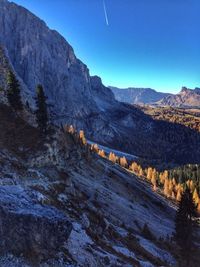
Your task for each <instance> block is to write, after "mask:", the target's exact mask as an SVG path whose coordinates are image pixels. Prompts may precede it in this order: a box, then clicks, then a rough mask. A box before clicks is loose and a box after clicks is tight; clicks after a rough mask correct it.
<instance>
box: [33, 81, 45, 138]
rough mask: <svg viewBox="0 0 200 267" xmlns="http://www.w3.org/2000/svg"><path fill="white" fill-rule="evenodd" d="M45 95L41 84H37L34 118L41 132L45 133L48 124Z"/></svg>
mask: <svg viewBox="0 0 200 267" xmlns="http://www.w3.org/2000/svg"><path fill="white" fill-rule="evenodd" d="M46 99H47V97H46V96H45V94H44V90H43V87H42V86H41V85H38V86H37V89H36V98H35V100H36V107H37V109H36V112H35V114H36V120H37V124H38V128H39V129H40V132H41V133H42V134H46V133H47V126H48V113H47V104H46Z"/></svg>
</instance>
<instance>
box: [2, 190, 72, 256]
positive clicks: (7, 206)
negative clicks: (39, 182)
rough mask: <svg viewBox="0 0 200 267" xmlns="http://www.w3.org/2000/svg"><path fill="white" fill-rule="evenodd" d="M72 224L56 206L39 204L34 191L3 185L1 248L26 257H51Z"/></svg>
mask: <svg viewBox="0 0 200 267" xmlns="http://www.w3.org/2000/svg"><path fill="white" fill-rule="evenodd" d="M71 230H72V224H71V223H70V222H69V220H68V219H67V217H66V216H65V215H64V214H63V213H62V212H60V211H58V210H57V209H56V208H53V207H49V206H46V205H40V204H38V203H37V198H36V193H35V195H34V191H33V190H26V191H25V190H24V189H23V188H22V187H21V186H19V185H18V186H15V185H13V186H11V185H10V186H0V237H1V238H0V249H1V253H6V252H9V253H13V254H14V255H17V256H19V255H23V256H25V257H27V258H34V257H35V258H37V260H41V259H49V258H50V257H53V256H55V254H56V253H57V252H58V251H59V249H60V248H61V247H62V246H63V245H64V243H65V242H66V241H67V239H68V237H69V234H70V233H71Z"/></svg>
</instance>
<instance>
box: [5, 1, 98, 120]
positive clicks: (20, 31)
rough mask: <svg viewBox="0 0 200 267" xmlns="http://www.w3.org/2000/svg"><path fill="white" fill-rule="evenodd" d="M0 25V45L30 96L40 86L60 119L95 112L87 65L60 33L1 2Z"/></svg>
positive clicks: (22, 10)
mask: <svg viewBox="0 0 200 267" xmlns="http://www.w3.org/2000/svg"><path fill="white" fill-rule="evenodd" d="M0 25H2V26H1V27H0V43H1V45H3V47H4V48H5V49H6V50H7V53H8V56H9V59H10V61H11V64H12V66H13V68H14V69H15V70H16V73H17V74H18V76H19V78H21V80H22V81H23V82H24V84H25V85H26V90H27V93H29V95H33V94H34V92H35V88H36V86H37V84H42V85H43V86H44V88H45V92H46V94H47V95H48V98H49V102H51V103H52V104H53V105H54V110H55V111H56V112H57V114H58V115H60V116H62V115H64V116H66V117H67V116H77V117H78V116H82V117H84V116H85V115H88V114H90V113H91V112H94V111H95V110H97V107H96V105H95V102H94V101H93V98H92V92H91V83H90V76H89V71H88V69H87V66H86V65H84V64H83V63H82V62H81V61H80V60H78V59H77V58H76V57H75V55H74V51H73V49H72V47H71V46H70V45H69V44H68V43H67V41H66V40H65V39H64V38H63V37H62V36H61V35H60V34H58V33H57V32H56V31H54V30H50V29H49V28H48V27H47V26H46V24H45V23H44V22H43V21H42V20H40V19H38V18H37V17H36V16H34V15H33V14H31V13H30V12H28V11H27V10H26V9H24V8H22V7H19V6H17V5H15V4H14V3H8V2H7V1H2V0H1V1H0ZM29 101H30V99H29ZM76 102H77V103H76ZM85 103H87V105H86V104H85Z"/></svg>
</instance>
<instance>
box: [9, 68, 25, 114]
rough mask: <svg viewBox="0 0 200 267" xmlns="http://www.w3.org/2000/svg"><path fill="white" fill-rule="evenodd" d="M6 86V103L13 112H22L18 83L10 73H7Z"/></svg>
mask: <svg viewBox="0 0 200 267" xmlns="http://www.w3.org/2000/svg"><path fill="white" fill-rule="evenodd" d="M7 85H8V90H7V98H8V102H9V103H10V105H11V107H12V108H13V109H14V110H15V111H19V110H22V109H23V105H22V101H21V95H20V86H19V82H18V80H17V79H16V77H15V75H14V73H13V72H12V71H9V72H8V75H7Z"/></svg>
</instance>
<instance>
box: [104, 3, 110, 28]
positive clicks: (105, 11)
mask: <svg viewBox="0 0 200 267" xmlns="http://www.w3.org/2000/svg"><path fill="white" fill-rule="evenodd" d="M103 9H104V14H105V20H106V24H107V26H108V25H109V22H108V14H107V10H106V4H105V1H104V0H103Z"/></svg>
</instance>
